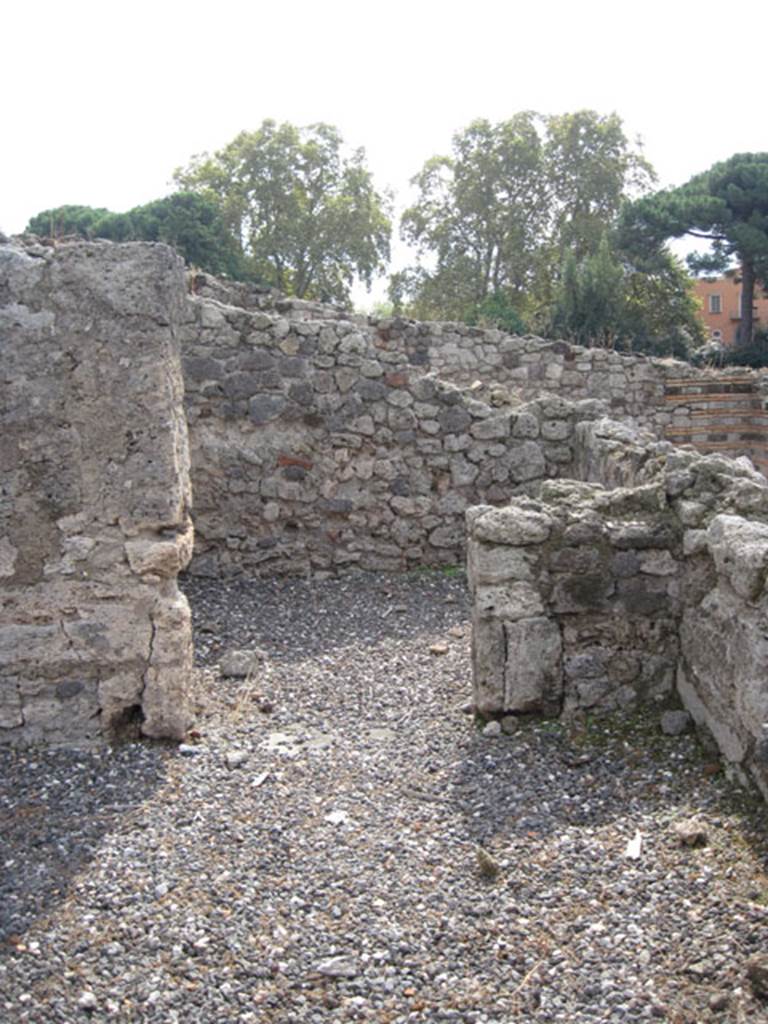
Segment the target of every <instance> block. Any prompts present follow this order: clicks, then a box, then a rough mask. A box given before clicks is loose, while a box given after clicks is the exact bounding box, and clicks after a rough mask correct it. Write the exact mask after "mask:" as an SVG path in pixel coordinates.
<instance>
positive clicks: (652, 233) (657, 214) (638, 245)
mask: <svg viewBox="0 0 768 1024" xmlns="http://www.w3.org/2000/svg"><path fill="white" fill-rule="evenodd" d="M620 233H621V237H622V243H623V245H625V246H626V247H627V248H628V249H630V250H632V251H634V252H635V253H637V254H638V255H639V256H640V258H644V259H648V258H653V255H654V254H655V253H658V252H659V251H660V249H661V247H662V246H663V244H664V242H665V241H666V240H667V239H669V238H680V237H683V236H684V235H690V236H692V237H694V238H702V239H706V240H707V241H709V242H711V244H712V248H711V252H710V254H709V255H708V256H706V257H704V258H703V259H701V258H700V259H698V260H696V261H695V263H696V264H697V266H698V267H699V268H700V269H708V270H724V269H726V268H727V266H728V265H729V264H730V263H732V261H733V260H734V259H735V260H736V261H737V262H738V264H739V267H740V273H741V281H742V292H741V321H740V332H739V340H740V342H741V343H742V344H749V343H750V342H751V340H752V337H753V333H754V320H753V309H752V306H753V302H754V290H755V284H756V282H757V281H759V280H762V281H763V282H765V281H766V280H768V153H738V154H736V155H735V156H732V157H731V158H730V159H729V160H725V161H723V162H722V163H717V164H715V165H714V166H713V167H711V168H710V169H709V170H708V171H705V172H704V173H703V174H698V175H696V176H695V177H693V178H691V180H690V181H688V182H686V183H685V184H684V185H681V186H680V187H678V188H674V189H667V190H665V191H661V192H657V193H655V194H654V195H650V196H645V197H643V198H641V199H639V200H637V201H636V202H634V203H632V204H630V205H628V206H627V208H626V209H625V210H624V211H623V214H622V218H621V225H620Z"/></svg>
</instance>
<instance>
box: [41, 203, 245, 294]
mask: <svg viewBox="0 0 768 1024" xmlns="http://www.w3.org/2000/svg"><path fill="white" fill-rule="evenodd" d="M27 231H28V232H30V233H31V234H36V235H41V236H50V237H52V238H61V237H62V236H64V235H73V234H75V235H80V236H82V237H83V238H109V239H111V240H112V241H115V242H128V241H145V242H165V243H166V244H168V245H172V246H173V247H174V248H175V249H177V250H178V252H179V253H180V254H181V255H182V256H183V258H184V260H185V261H186V262H187V263H188V264H190V265H192V266H196V267H199V268H200V269H201V270H207V271H208V272H209V273H211V274H223V275H226V276H229V277H234V278H241V277H243V276H244V274H245V270H246V268H245V264H244V260H243V255H242V251H241V250H240V247H239V245H238V244H237V242H236V240H235V239H234V238H233V237H232V234H231V232H230V231H229V229H228V228H227V225H226V223H225V221H224V219H223V218H222V216H221V214H220V212H219V209H218V207H217V206H216V204H215V203H213V202H212V201H211V200H210V199H207V198H206V197H205V196H200V195H196V194H194V193H191V192H176V193H174V194H173V195H170V196H167V197H166V198H164V199H157V200H155V201H154V202H151V203H147V204H146V205H144V206H136V207H134V208H133V209H132V210H128V212H127V213H112V212H111V211H110V210H105V209H102V208H97V207H91V206H59V207H57V208H55V209H52V210H43V211H42V213H38V214H36V215H35V216H34V217H33V218H32V219H31V220H30V222H29V224H28V225H27Z"/></svg>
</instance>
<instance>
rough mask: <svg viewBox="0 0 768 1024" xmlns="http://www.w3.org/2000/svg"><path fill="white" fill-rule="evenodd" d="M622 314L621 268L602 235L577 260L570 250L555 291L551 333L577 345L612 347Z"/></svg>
mask: <svg viewBox="0 0 768 1024" xmlns="http://www.w3.org/2000/svg"><path fill="white" fill-rule="evenodd" d="M623 315H624V272H623V269H622V266H621V264H620V263H619V262H618V260H617V259H616V258H615V256H614V254H613V252H612V251H611V247H610V244H609V242H608V238H607V237H606V235H603V237H602V238H601V239H600V242H599V244H598V246H597V250H596V251H595V252H594V253H593V254H591V255H589V256H587V257H585V258H584V259H582V260H581V261H578V260H577V258H576V255H575V253H573V252H570V253H569V254H568V256H567V257H566V259H565V265H564V267H563V273H562V276H561V279H560V282H559V286H558V289H557V294H556V302H555V309H554V316H553V320H554V328H555V333H557V334H559V335H561V336H565V337H566V338H568V339H569V340H571V341H574V342H575V343H576V344H578V345H586V346H594V345H597V346H602V347H606V348H613V346H614V344H615V343H616V340H617V338H618V337H619V336H620V334H621V329H622V324H623Z"/></svg>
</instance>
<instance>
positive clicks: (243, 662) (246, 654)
mask: <svg viewBox="0 0 768 1024" xmlns="http://www.w3.org/2000/svg"><path fill="white" fill-rule="evenodd" d="M265 659H266V655H265V654H264V652H263V651H261V650H258V649H256V648H254V649H252V650H242V649H237V650H234V649H233V650H230V651H226V652H225V653H224V654H223V655H222V656H221V659H220V661H219V671H220V672H221V674H222V676H224V678H225V679H226V678H229V679H244V678H245V677H246V676H247V675H249V674H250V673H251V672H253V671H254V670H255V669H256V668H257V667H258V666H259V665H260V664H262V662H264V661H265Z"/></svg>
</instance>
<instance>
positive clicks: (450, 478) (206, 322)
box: [184, 275, 768, 574]
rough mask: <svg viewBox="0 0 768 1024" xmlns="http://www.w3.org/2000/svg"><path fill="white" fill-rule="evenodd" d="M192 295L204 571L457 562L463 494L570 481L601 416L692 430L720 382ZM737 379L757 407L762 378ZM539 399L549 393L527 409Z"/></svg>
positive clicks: (625, 360) (496, 341)
mask: <svg viewBox="0 0 768 1024" xmlns="http://www.w3.org/2000/svg"><path fill="white" fill-rule="evenodd" d="M193 292H194V296H193V298H192V299H191V301H190V306H189V315H188V320H187V323H186V324H185V330H184V374H185V383H186V406H187V417H188V421H189V425H190V444H191V451H192V465H193V490H194V494H195V524H196V533H197V546H196V556H195V559H194V562H193V566H192V571H193V572H196V573H201V574H218V573H233V572H241V571H242V572H246V573H253V572H267V573H272V572H307V571H335V570H337V569H341V568H343V567H345V566H346V567H348V566H358V567H361V568H369V569H401V568H408V567H410V566H414V565H430V564H451V563H455V562H458V561H460V560H462V559H463V556H464V550H463V534H464V525H463V519H462V515H463V512H464V509H465V508H466V507H467V506H468V505H470V504H473V503H478V502H483V503H485V502H487V503H492V504H502V503H504V502H506V501H507V499H508V498H510V497H511V496H513V495H515V494H518V493H521V492H527V493H531V492H535V490H536V486H537V482H539V483H540V482H541V480H543V479H546V478H551V477H563V476H567V475H569V473H570V469H569V465H570V460H571V448H570V440H569V439H570V437H571V429H572V426H573V424H574V422H576V420H578V419H593V418H594V417H595V416H596V415H600V414H602V413H604V412H606V411H610V413H611V415H612V416H614V417H619V418H623V419H626V420H627V421H631V422H633V423H639V424H641V425H643V426H645V427H647V428H648V429H650V430H651V431H652V432H653V433H654V434H655V435H656V436H657V437H663V436H664V435H665V432H668V431H670V430H672V429H674V430H676V431H678V433H679V431H681V430H682V431H684V432H685V431H686V430H687V429H688V427H689V425H690V424H691V423H693V424H695V425H696V429H699V428H700V427H701V426H702V421H701V420H700V419H697V416H698V414H699V411H700V410H699V407H698V406H697V405H696V401H695V400H696V397H697V394H698V391H700V392H701V393H711V391H712V388H713V387H714V388H716V389H717V388H719V387H721V385H720V384H719V383H718V380H719V378H718V374H717V373H716V372H713V371H696V370H693V369H692V368H691V367H690V366H688V365H686V364H682V363H674V362H667V361H661V360H649V359H646V358H644V357H642V356H625V355H620V354H618V353H613V352H606V351H603V350H597V349H581V348H578V347H576V346H571V345H568V344H566V343H564V342H544V341H542V340H541V339H535V338H515V337H509V336H507V335H504V334H502V333H501V332H499V331H494V330H485V329H480V328H471V327H467V326H465V325H458V324H437V323H421V324H420V323H414V322H412V321H407V320H401V319H390V320H369V319H368V318H366V317H363V316H350V315H349V314H347V313H345V312H344V311H343V310H338V309H335V308H333V307H328V306H322V305H320V304H318V303H310V302H302V301H299V300H291V299H285V298H281V297H279V296H275V295H274V294H273V293H269V292H265V291H263V290H262V291H259V290H256V291H254V290H253V289H248V288H246V287H245V286H233V285H230V286H225V285H222V284H221V282H216V281H214V280H213V279H211V278H209V277H207V276H206V275H197V276H196V277H195V278H194V281H193ZM233 303H238V305H235V304H233ZM740 380H742V381H743V383H742V384H741V385H740V388H741V390H742V391H744V389H747V390H748V391H749V392H750V394H749V395H748V396H747V397H748V398H749V399H750V401H752V402H754V403H756V404H757V406H758V408H756V409H753V410H752V415H753V416H756V417H758V418H759V417H766V414H765V412H764V410H763V409H762V398H761V397H760V396H759V395H758V393H757V389H758V386H759V382H760V377H759V375H756V374H752V375H750V374H749V372H747V373H746V374H745V375H743V376H742V377H740ZM677 381H684V386H676V384H675V382H677ZM697 389H698V391H697ZM739 397H743V395H740V396H739ZM537 398H539V399H541V401H542V402H544V403H548V404H546V405H541V404H540V405H539V406H537V408H536V409H534V408H529V409H525V410H524V409H523V408H522V406H523V405H524V404H525V403H526V402H529V401H530V400H531V399H537ZM561 398H566V399H568V400H569V401H576V402H577V403H580V404H578V406H577V408H576V409H575V410H574V409H573V408H572V407H571V406H569V405H567V403H566V404H563V403H562V402H560V403H559V404H558V401H557V400H558V399H561ZM566 408H567V409H569V410H570V411H568V412H564V411H563V410H565V409H566ZM725 411H726V412H728V414H729V416H730V410H729V409H726V410H725ZM531 417H533V419H531ZM534 420H535V421H536V422H535V423H534ZM566 421H567V422H566ZM766 422H767V423H768V417H766ZM744 424H745V429H746V430H748V431H751V432H752V433H750V437H749V439H748V440H745V439H744V438H743V437H742V434H741V432H740V431H741V427H740V426H739V420H738V419H737V420H736V421H733V422H731V423H730V426H729V428H728V429H729V433H728V434H727V435H724V437H725V438H726V440H725V442H724V443H723V444H722V445H721V447H722V448H723V449H724V450H726V451H728V452H729V453H731V454H738V453H740V452H742V451H749V453H750V454H751V455H752V457H753V458H755V459H759V456H760V451H756V442H755V441H754V429H755V428H754V425H753V423H752V421H751V420H749V421H746V420H745V421H744ZM710 426H711V425H710ZM676 436H677V435H676ZM680 436H681V437H682V436H683V435H680ZM686 436H687V435H686ZM711 436H713V435H711V431H710V433H707V434H704V435H701V432H700V430H699V433H691V440H692V441H694V442H698V441H699V440H701V439H702V437H703V439H704V441H706V440H707V439H708V438H710V437H711ZM717 437H720V435H719V434H718V435H717Z"/></svg>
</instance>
